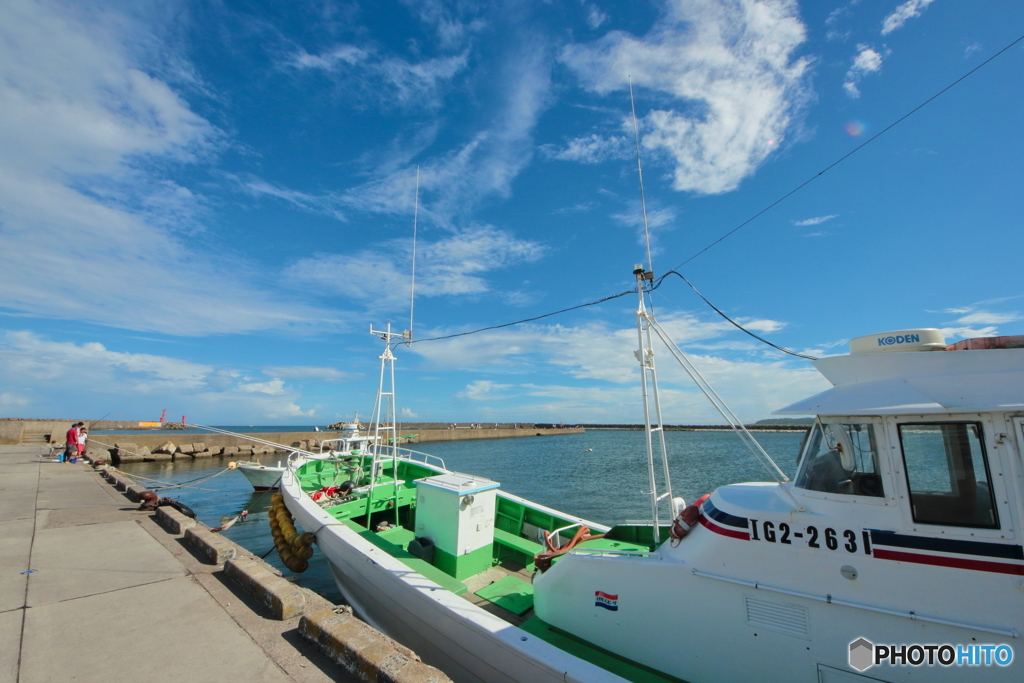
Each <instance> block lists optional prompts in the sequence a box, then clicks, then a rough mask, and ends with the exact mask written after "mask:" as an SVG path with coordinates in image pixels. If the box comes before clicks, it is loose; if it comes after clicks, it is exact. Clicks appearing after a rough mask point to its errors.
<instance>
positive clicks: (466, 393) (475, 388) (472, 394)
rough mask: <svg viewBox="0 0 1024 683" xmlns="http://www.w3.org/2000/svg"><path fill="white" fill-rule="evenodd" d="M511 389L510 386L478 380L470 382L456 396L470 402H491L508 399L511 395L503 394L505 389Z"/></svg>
mask: <svg viewBox="0 0 1024 683" xmlns="http://www.w3.org/2000/svg"><path fill="white" fill-rule="evenodd" d="M510 387H512V385H511V384H496V383H494V382H491V381H488V380H484V379H480V380H476V381H473V382H470V383H469V384H467V385H466V388H465V389H463V390H462V391H460V392H459V393H458V394H456V396H458V397H459V398H468V399H470V400H472V401H493V400H497V399H504V398H510V397H511V396H512V395H511V394H509V393H503V392H504V390H505V389H509V388H510Z"/></svg>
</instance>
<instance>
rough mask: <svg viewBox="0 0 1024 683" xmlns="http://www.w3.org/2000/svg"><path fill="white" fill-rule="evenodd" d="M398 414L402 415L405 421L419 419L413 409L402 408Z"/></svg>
mask: <svg viewBox="0 0 1024 683" xmlns="http://www.w3.org/2000/svg"><path fill="white" fill-rule="evenodd" d="M398 412H399V413H400V414H401V416H402V419H405V420H415V419H416V418H418V417H419V415H417V414H416V413H414V412H412V409H411V408H402V409H401V410H400V411H398Z"/></svg>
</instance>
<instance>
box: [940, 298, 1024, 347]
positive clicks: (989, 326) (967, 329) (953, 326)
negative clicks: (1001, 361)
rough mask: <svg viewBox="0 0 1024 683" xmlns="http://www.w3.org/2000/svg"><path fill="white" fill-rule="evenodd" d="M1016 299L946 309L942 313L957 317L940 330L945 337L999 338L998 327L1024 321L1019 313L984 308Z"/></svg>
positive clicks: (1023, 316)
mask: <svg viewBox="0 0 1024 683" xmlns="http://www.w3.org/2000/svg"><path fill="white" fill-rule="evenodd" d="M1014 298H1017V297H1006V298H1001V299H993V300H989V301H984V302H979V303H976V304H971V305H969V306H955V307H951V308H947V309H945V310H944V311H942V312H943V313H952V314H954V315H957V316H959V317H957V318H956V319H954V320H951V321H948V322H947V323H945V325H946V326H945V327H942V328H940V329H941V330H942V332H943V334H945V335H946V336H947V337H950V338H957V337H960V338H962V339H967V338H970V337H995V336H999V328H998V325H1005V324H1006V323H1013V322H1018V321H1020V320H1024V315H1022V314H1021V313H1020V312H1019V311H992V310H989V309H988V308H986V307H984V306H986V305H991V304H995V303H1000V302H1002V301H1007V300H1010V299H1014Z"/></svg>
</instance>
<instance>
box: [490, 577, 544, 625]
mask: <svg viewBox="0 0 1024 683" xmlns="http://www.w3.org/2000/svg"><path fill="white" fill-rule="evenodd" d="M476 595H478V596H479V597H481V598H483V599H484V600H486V601H488V602H491V603H494V604H495V605H497V606H498V607H501V608H502V609H506V610H508V611H509V612H511V613H512V614H519V615H521V614H523V613H525V612H527V611H529V610H530V609H532V608H533V584H531V583H527V582H526V581H523V580H522V579H520V578H519V577H518V576H511V575H510V576H506V577H505V578H503V579H500V580H498V581H495V582H494V583H492V584H490V585H488V586H484V587H483V588H481V589H480V590H478V591H476Z"/></svg>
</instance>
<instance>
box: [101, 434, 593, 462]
mask: <svg viewBox="0 0 1024 683" xmlns="http://www.w3.org/2000/svg"><path fill="white" fill-rule="evenodd" d="M583 431H584V430H583V429H582V428H579V427H565V428H556V429H545V428H530V429H425V430H420V431H418V432H411V431H409V430H402V431H400V432H399V434H400V435H401V436H407V435H409V434H412V433H415V434H416V436H415V438H413V439H409V440H406V439H402V444H401V445H403V446H414V445H415V444H419V443H429V442H436V441H470V440H477V439H508V438H518V437H525V436H561V435H565V434H582V433H583ZM247 436H251V437H252V438H254V439H259V440H261V441H269V442H272V443H275V444H280V445H281V446H285V447H290V448H302V449H304V450H313V451H317V450H319V448H320V444H321V443H322V442H323V441H325V440H328V439H337V438H340V437H341V432H255V433H252V434H248V435H247ZM168 441H170V442H171V443H172V444H174V446H175V448H176V449H181V447H182V446H186V449H185V450H187V451H190V452H187V453H180V452H175V453H173V454H170V453H163V454H161V453H155V452H154V451H156V450H157V449H159V448H160V447H161V446H163V445H164V444H165V443H167V442H168ZM128 444H130V445H128ZM200 444H201V448H200V449H198V452H196V451H197V448H196V446H197V445H200ZM118 446H120V450H121V451H123V452H122V453H118V452H117V451H118ZM253 446H255V447H256V449H257V453H256V455H261V454H267V455H269V454H272V453H274V452H280V454H281V455H284V451H278V449H274V448H270V447H265V448H261V447H260V445H259V444H254V442H253V441H251V440H249V439H245V438H242V437H236V436H230V435H227V434H215V433H209V434H175V432H173V431H162V430H154V431H153V433H152V434H125V435H123V436H122V435H118V434H100V435H97V436H95V437H92V438H90V439H89V454H90V456H91V457H92V458H96V457H103V456H102V453H101V452H102V451H106V450H109V451H111V453H110V455H111V457H112V458H113V459H114V462H119V461H121V460H125V461H128V460H164V459H167V460H169V459H172V456H173V457H183V456H184V457H189V458H194V457H210V456H218V457H236V458H243V459H244V458H246V457H249V456H252V455H253V453H252V452H251V450H249V447H253ZM128 449H130V450H131V451H134V452H136V453H142V455H141V456H140V457H138V458H135V457H128V456H130V453H129V452H128ZM225 449H232V450H229V451H228V452H225ZM239 449H241V450H239Z"/></svg>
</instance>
